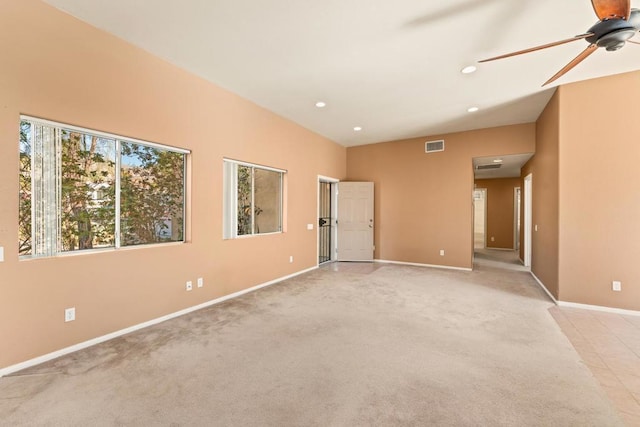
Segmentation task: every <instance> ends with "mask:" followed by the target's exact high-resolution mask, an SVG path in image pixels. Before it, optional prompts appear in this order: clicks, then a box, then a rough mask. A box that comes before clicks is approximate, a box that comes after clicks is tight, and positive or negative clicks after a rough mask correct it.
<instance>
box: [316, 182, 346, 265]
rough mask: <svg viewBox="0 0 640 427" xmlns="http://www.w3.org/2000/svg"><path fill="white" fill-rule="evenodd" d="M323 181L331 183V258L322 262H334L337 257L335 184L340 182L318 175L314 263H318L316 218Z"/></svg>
mask: <svg viewBox="0 0 640 427" xmlns="http://www.w3.org/2000/svg"><path fill="white" fill-rule="evenodd" d="M321 182H325V183H327V182H328V183H329V184H331V219H332V221H333V224H331V250H330V254H331V259H330V260H329V261H327V262H323V264H329V263H332V262H336V260H337V259H338V252H337V250H338V228H337V227H336V224H337V221H338V191H337V187H336V184H338V183H339V182H340V180H339V179H337V178H332V177H329V176H324V175H318V185H317V186H316V219H315V226H314V227H315V229H316V265H320V227H318V218H319V217H320V183H321Z"/></svg>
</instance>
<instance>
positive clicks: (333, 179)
mask: <svg viewBox="0 0 640 427" xmlns="http://www.w3.org/2000/svg"><path fill="white" fill-rule="evenodd" d="M318 181H324V182H332V183H336V182H340V180H339V179H336V178H331V177H328V176H324V175H318Z"/></svg>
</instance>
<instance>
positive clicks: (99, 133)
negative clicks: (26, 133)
mask: <svg viewBox="0 0 640 427" xmlns="http://www.w3.org/2000/svg"><path fill="white" fill-rule="evenodd" d="M20 120H26V121H29V122H34V123H38V124H41V125H45V126H51V127H54V128H60V129H68V130H74V131H77V132H82V133H86V134H89V135H95V136H100V137H103V138H108V139H116V140H120V141H125V142H133V143H136V144H140V145H146V146H147V147H153V148H160V149H163V150H169V151H175V152H176V153H181V154H191V150H187V149H185V148H178V147H172V146H170V145H164V144H158V143H155V142H150V141H145V140H142V139H136V138H130V137H128V136H123V135H117V134H115V133H109V132H102V131H99V130H94V129H89V128H84V127H81V126H74V125H70V124H67V123H61V122H54V121H52V120H47V119H41V118H38V117H33V116H27V115H25V114H20Z"/></svg>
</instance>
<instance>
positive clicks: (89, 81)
mask: <svg viewBox="0 0 640 427" xmlns="http://www.w3.org/2000/svg"><path fill="white" fill-rule="evenodd" d="M0 54H1V55H2V66H1V67H0V94H1V96H0V99H1V104H0V105H1V107H2V108H0V246H2V247H4V251H5V261H4V262H2V263H0V318H1V319H2V321H1V322H0V342H1V343H3V344H2V351H0V368H2V367H6V366H9V365H12V364H15V363H18V362H21V361H24V360H27V359H29V358H32V357H36V356H39V355H42V354H45V353H48V352H51V351H54V350H57V349H60V348H63V347H66V346H69V345H72V344H75V343H78V342H82V341H85V340H88V339H90V338H93V337H97V336H100V335H103V334H106V333H109V332H113V331H116V330H119V329H122V328H125V327H128V326H131V325H134V324H137V323H140V322H144V321H146V320H149V319H153V318H156V317H159V316H162V315H165V314H168V313H172V312H175V311H177V310H180V309H183V308H186V307H190V306H193V305H196V304H199V303H202V302H205V301H209V300H211V299H214V298H216V297H220V296H222V295H225V294H229V293H231V292H234V291H238V290H241V289H244V288H247V287H250V286H252V285H256V284H259V283H262V282H265V281H269V280H272V279H275V278H278V277H282V276H285V275H288V274H291V273H294V272H296V271H300V270H303V269H306V268H309V267H312V266H315V265H316V264H317V257H316V230H315V229H314V230H311V231H309V230H307V229H306V224H307V223H312V224H315V223H316V218H317V212H316V210H317V207H316V204H317V175H318V174H321V175H325V176H332V177H336V178H344V177H345V175H346V150H345V149H344V148H343V147H340V146H338V145H336V144H334V143H333V142H331V141H329V140H327V139H325V138H322V137H320V136H318V135H316V134H313V133H311V132H309V131H307V130H305V129H303V128H302V127H300V126H297V125H295V124H292V123H291V122H289V121H287V120H284V119H283V118H281V117H278V116H276V115H274V114H272V113H270V112H268V111H265V110H264V109H261V108H259V107H258V106H256V105H254V104H252V103H250V102H248V101H246V100H244V99H242V98H240V97H238V96H236V95H233V94H231V93H229V92H227V91H225V90H223V89H221V88H219V87H216V86H214V85H212V84H209V83H207V82H205V81H204V80H202V79H199V78H197V77H194V76H193V75H190V74H188V73H186V72H185V71H183V70H181V69H179V68H176V67H174V66H171V65H169V64H167V63H166V62H164V61H162V60H160V59H158V58H155V57H153V56H151V55H149V54H147V53H145V52H143V51H142V50H140V49H138V48H135V47H133V46H131V45H128V44H126V43H124V42H122V41H121V40H119V39H117V38H115V37H113V36H111V35H108V34H106V33H103V32H101V31H99V30H97V29H95V28H92V27H90V26H88V25H86V24H84V23H81V22H79V21H77V20H76V19H74V18H72V17H70V16H68V15H65V14H63V13H61V12H59V11H57V10H55V9H53V8H51V7H49V6H47V5H45V4H43V3H40V2H36V1H33V0H25V1H11V2H3V4H2V13H1V14H0ZM21 113H23V114H29V115H32V116H36V117H42V118H46V119H51V120H55V121H60V122H63V123H70V124H74V125H79V126H83V127H87V128H90V129H96V130H103V131H107V132H112V133H117V134H121V135H124V136H130V137H134V138H139V139H144V140H149V141H154V142H158V143H161V144H167V145H172V146H178V147H183V148H187V149H191V150H192V153H193V155H192V157H191V168H190V172H191V178H190V188H191V194H190V202H189V206H190V212H189V216H188V217H189V223H190V230H191V233H190V236H191V237H190V241H189V242H188V243H187V244H178V245H169V246H157V247H150V248H135V249H126V250H118V251H109V252H103V253H93V254H78V255H72V256H61V257H57V258H49V259H34V260H23V261H19V260H18V252H17V242H18V231H17V218H18V197H17V194H18V165H19V163H18V139H19V136H18V123H19V115H20V114H21ZM223 157H229V158H233V159H240V160H244V161H248V162H254V163H258V164H264V165H269V166H273V167H277V168H282V169H286V170H288V176H287V195H286V202H287V222H286V227H287V232H286V233H283V234H276V235H269V236H259V237H254V238H245V239H237V240H228V241H223V240H222V159H223ZM289 255H294V257H295V258H294V259H295V262H294V263H293V264H290V263H289ZM197 277H203V278H204V280H205V286H204V288H202V289H197V288H196V289H194V290H193V291H191V292H186V291H185V288H184V286H185V282H186V281H187V280H193V281H195V280H196V278H197ZM67 307H76V316H77V320H76V321H74V322H71V323H64V322H63V315H64V309H65V308H67Z"/></svg>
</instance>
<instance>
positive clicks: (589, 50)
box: [542, 44, 598, 86]
mask: <svg viewBox="0 0 640 427" xmlns="http://www.w3.org/2000/svg"><path fill="white" fill-rule="evenodd" d="M596 50H598V45H596V44H590V45H589V47H587V48H586V49H585V50H583V51H582V52H581V53H580V55H578V56H576V57H575V58H574V59H573V60H572V61H571V62H569V63H568V64H567V65H565V66H564V68H562V70H560V71H558V72H557V73H556V74H555V75H554V76H553V77H551V78H550V79H549V80H547V81H546V82H544V84H543V85H542V86H546V85H548V84H549V83H551V82H554V81H556V80H558V79H559V78H560V77H562V76H564V75H565V74H566V73H567V72H568V71H569V70H571V69H572V68H573V67H575V66H576V65H578V64H579V63H581V62H582V61H584V60H585V59H587V57H588V56H589V55H591V54H592V53H593V52H595V51H596Z"/></svg>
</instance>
